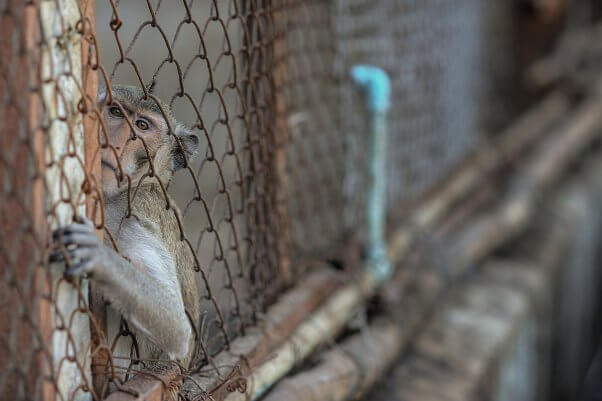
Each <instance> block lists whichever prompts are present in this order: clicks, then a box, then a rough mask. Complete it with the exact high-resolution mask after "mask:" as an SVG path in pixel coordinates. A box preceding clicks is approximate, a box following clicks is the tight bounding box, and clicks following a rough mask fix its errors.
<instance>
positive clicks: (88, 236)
mask: <svg viewBox="0 0 602 401" xmlns="http://www.w3.org/2000/svg"><path fill="white" fill-rule="evenodd" d="M55 241H57V242H59V243H62V244H63V245H72V244H73V245H77V246H84V247H85V246H97V245H98V243H99V240H98V237H97V236H96V235H94V234H92V233H89V232H87V233H74V232H69V233H63V235H60V236H59V237H57V238H56V239H55Z"/></svg>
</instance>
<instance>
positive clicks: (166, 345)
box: [51, 219, 192, 359]
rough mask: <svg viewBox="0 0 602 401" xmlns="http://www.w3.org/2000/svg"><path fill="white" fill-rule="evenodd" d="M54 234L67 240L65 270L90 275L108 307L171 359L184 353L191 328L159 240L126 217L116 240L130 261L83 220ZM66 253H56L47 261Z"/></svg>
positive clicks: (169, 259) (69, 273)
mask: <svg viewBox="0 0 602 401" xmlns="http://www.w3.org/2000/svg"><path fill="white" fill-rule="evenodd" d="M53 239H54V241H55V243H60V244H63V245H65V247H67V249H68V257H69V259H70V260H71V261H72V262H73V261H75V262H76V264H73V265H72V266H71V267H70V268H69V269H68V270H66V271H65V275H67V276H81V275H83V274H88V275H90V277H91V278H92V279H93V280H94V282H95V283H96V284H97V285H98V287H99V288H100V289H101V291H102V293H103V295H105V297H106V298H107V299H108V300H109V301H111V304H112V306H113V307H114V308H115V309H116V310H118V311H119V312H120V313H122V314H123V316H124V317H125V318H126V319H127V320H128V322H130V323H131V324H132V325H134V327H136V328H137V329H138V331H139V332H141V333H143V334H144V335H145V336H146V337H147V338H148V339H149V340H150V341H152V342H153V343H154V344H155V345H156V346H157V347H159V348H160V349H161V350H163V351H164V352H165V353H167V354H168V355H169V357H170V358H173V359H183V358H185V357H186V356H187V355H188V351H189V344H190V343H191V339H192V328H191V326H190V323H189V320H188V317H187V316H186V313H185V310H184V303H183V300H182V294H181V291H180V286H179V283H178V279H177V274H176V270H175V265H174V262H173V259H172V257H171V255H170V254H169V253H168V252H167V251H166V250H165V248H164V246H163V245H162V243H161V242H160V241H159V239H157V238H156V237H155V236H154V235H153V234H151V233H150V232H148V231H147V230H145V229H144V228H143V227H142V226H140V224H138V223H137V222H135V220H134V219H131V220H129V221H127V222H126V223H125V224H124V225H123V227H122V229H121V231H120V235H119V245H120V250H121V252H122V253H123V255H124V256H125V257H127V258H128V259H130V262H128V261H127V260H126V259H124V258H123V257H121V256H120V255H119V254H117V253H116V252H115V251H114V250H113V249H111V248H109V247H108V246H106V245H104V244H103V243H102V242H101V241H100V240H99V239H98V237H97V236H96V234H95V233H94V227H93V225H92V223H91V222H90V221H89V220H86V219H84V223H83V224H82V223H73V224H70V225H68V226H66V227H64V228H62V229H59V230H57V231H55V232H54V233H53ZM64 256H65V255H64V254H63V253H60V252H55V253H53V255H51V260H52V261H57V260H61V259H64Z"/></svg>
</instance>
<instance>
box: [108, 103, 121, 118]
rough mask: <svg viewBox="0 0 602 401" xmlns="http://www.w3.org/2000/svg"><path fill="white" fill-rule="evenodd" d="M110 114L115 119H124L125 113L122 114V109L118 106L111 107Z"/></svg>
mask: <svg viewBox="0 0 602 401" xmlns="http://www.w3.org/2000/svg"><path fill="white" fill-rule="evenodd" d="M109 113H111V114H112V115H113V116H115V117H123V113H122V112H121V109H120V108H119V107H117V106H113V107H111V108H110V109H109Z"/></svg>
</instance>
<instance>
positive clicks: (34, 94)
mask: <svg viewBox="0 0 602 401" xmlns="http://www.w3.org/2000/svg"><path fill="white" fill-rule="evenodd" d="M502 3H503V2H501V1H500V2H491V4H492V5H493V4H496V5H497V6H496V7H499V4H502ZM86 4H87V5H88V6H86ZM90 4H91V3H85V2H83V3H77V2H75V1H71V0H60V1H46V0H43V1H42V0H41V1H40V2H39V3H33V4H28V5H24V4H21V3H18V2H12V1H4V2H2V7H1V8H2V9H3V13H2V18H3V21H2V24H1V26H2V28H1V29H2V30H3V33H4V35H3V38H2V39H1V40H2V42H1V44H2V55H3V57H2V59H1V61H2V63H1V65H0V72H1V73H2V75H1V79H0V93H1V94H2V100H1V102H2V103H1V104H0V112H2V113H3V117H2V119H0V121H2V124H3V128H2V130H3V132H11V133H14V134H13V135H3V137H2V152H1V154H0V184H1V185H0V188H1V190H0V199H1V202H0V212H1V213H2V215H1V219H2V220H0V251H1V252H0V256H1V258H2V261H3V265H2V270H1V272H2V280H1V282H0V287H1V288H0V290H1V291H0V292H1V293H2V296H3V302H2V309H1V310H0V313H1V314H2V315H1V317H2V319H1V321H2V322H4V323H3V325H6V326H5V327H4V328H5V330H4V331H5V332H8V333H9V336H8V337H7V338H6V340H3V342H2V346H1V347H0V361H1V362H2V363H3V364H5V366H6V369H4V370H3V372H2V374H1V375H0V394H16V396H15V397H14V398H15V399H25V398H28V397H29V396H31V394H32V393H34V392H37V393H36V394H44V396H45V397H50V395H49V394H52V393H55V394H56V395H57V396H58V398H60V399H88V398H92V397H93V398H95V399H101V398H103V397H104V396H105V395H106V394H107V393H108V392H109V391H115V390H119V388H120V387H121V383H123V381H124V380H126V379H127V378H129V377H131V375H132V374H133V373H134V372H137V371H140V370H141V369H142V368H144V367H149V366H150V365H153V364H156V363H155V362H156V359H167V357H166V355H165V354H163V353H155V354H152V353H151V354H150V355H151V356H150V357H149V354H148V353H146V352H145V350H140V349H139V348H138V340H139V338H138V336H140V335H141V334H139V333H137V332H136V330H134V329H133V328H132V327H131V326H130V325H128V324H127V322H126V321H122V322H121V324H120V327H119V328H118V329H117V330H113V332H110V333H109V335H108V336H106V334H107V333H106V327H103V325H106V323H105V322H104V321H103V320H104V319H103V314H104V311H103V309H104V306H103V304H102V302H100V301H99V300H98V298H97V295H95V293H92V294H91V295H89V294H88V293H89V291H88V281H86V280H84V281H78V280H67V279H66V278H64V277H63V276H62V274H61V271H60V268H58V269H57V267H56V266H49V263H48V261H47V260H48V254H49V253H50V252H51V251H52V247H53V240H52V237H51V233H52V230H53V229H55V228H57V227H60V226H64V225H65V224H67V223H69V222H70V221H72V220H73V219H75V218H77V216H78V215H81V214H83V213H84V210H85V209H84V208H85V203H86V196H87V197H88V199H89V201H88V206H89V208H88V211H89V213H91V214H92V215H93V216H94V218H95V222H96V223H97V228H99V229H102V230H103V231H104V234H105V235H104V236H105V244H106V246H108V247H110V248H115V249H116V250H117V251H118V252H119V249H120V246H119V245H120V241H123V238H122V237H121V236H120V235H121V234H120V232H119V229H116V228H115V226H112V225H111V224H109V223H107V220H106V219H104V218H103V217H104V215H103V214H102V213H98V212H99V210H102V208H100V209H98V207H97V206H101V202H98V201H97V200H98V199H99V193H100V192H101V190H100V186H97V180H96V178H97V177H96V176H95V175H94V171H95V170H94V168H93V166H94V164H95V163H96V165H97V166H98V163H99V162H100V161H99V159H100V157H101V154H102V152H103V151H106V150H107V149H109V150H110V151H111V152H117V151H118V150H119V149H116V146H115V145H114V144H113V143H111V142H110V141H109V140H108V137H107V136H106V126H104V125H103V124H102V123H101V122H102V121H103V118H100V117H101V116H102V115H104V114H103V113H106V110H107V107H105V105H104V104H103V103H101V104H97V102H96V96H97V95H96V90H95V88H94V86H93V85H90V81H91V80H92V78H90V77H91V76H93V75H94V72H96V71H99V72H100V81H101V86H103V85H104V86H115V85H119V84H127V85H135V86H137V87H138V88H140V89H142V90H143V91H144V94H145V96H146V97H147V100H148V99H156V98H159V99H163V101H164V102H165V105H168V106H169V107H170V108H171V109H172V110H173V115H174V117H175V118H176V119H177V120H178V121H180V122H182V123H184V124H185V125H187V126H188V127H191V128H192V130H193V131H194V133H195V134H196V135H197V136H198V138H199V151H198V156H197V157H196V159H191V160H190V163H185V164H186V165H185V167H184V168H183V169H181V170H179V171H178V172H176V174H175V177H174V179H173V180H171V181H170V180H164V179H162V178H161V174H155V173H154V166H153V164H152V163H148V164H149V166H147V167H143V168H144V171H146V174H145V175H144V176H143V177H142V178H141V179H140V180H139V181H137V180H135V179H134V178H132V175H131V174H124V178H125V181H124V182H125V183H127V182H128V180H129V185H127V184H126V186H127V190H125V191H124V192H123V193H125V194H127V196H126V197H125V198H124V199H127V202H126V203H127V206H124V207H123V208H122V209H119V210H121V212H122V216H120V219H121V221H124V220H125V219H127V218H130V215H131V212H132V211H133V212H134V214H136V212H137V211H140V209H137V208H142V207H143V206H139V205H141V204H142V201H141V200H139V198H140V197H141V195H139V193H141V192H144V190H142V191H141V192H139V190H140V188H147V189H148V188H152V190H153V191H155V193H156V194H159V195H160V196H159V199H160V201H161V205H162V206H165V210H166V212H165V216H167V217H165V219H167V220H165V221H164V223H163V224H164V225H165V227H171V230H172V231H174V233H173V234H174V235H176V236H177V237H178V247H179V249H180V251H181V252H182V253H186V254H187V255H188V256H187V257H186V258H184V260H186V261H187V263H186V265H185V266H184V265H182V266H178V269H184V270H186V271H188V272H195V273H194V277H195V279H194V281H195V282H196V284H197V286H198V295H197V297H196V298H197V299H198V300H200V301H199V302H200V305H199V310H200V311H201V312H200V313H201V316H198V319H199V320H200V321H201V323H200V324H199V326H198V327H196V329H197V331H198V334H199V335H198V336H197V338H196V345H197V349H198V353H197V355H198V356H197V358H195V360H194V361H193V362H192V364H191V366H190V368H191V369H192V370H193V371H194V370H196V371H204V370H207V371H208V372H209V371H211V370H212V369H214V368H215V366H212V358H211V357H212V355H215V354H216V353H217V352H219V351H220V350H222V349H224V348H227V347H228V346H229V344H230V342H231V341H232V339H233V338H235V337H237V336H239V335H241V334H244V333H245V329H246V328H248V327H249V326H251V325H255V324H257V322H258V321H260V320H261V319H263V316H262V313H263V312H264V311H265V308H266V307H267V306H268V305H270V304H271V303H272V302H273V301H274V300H275V299H276V298H277V296H278V295H279V294H281V292H282V291H283V290H284V289H285V288H286V287H287V286H288V285H290V284H291V283H292V281H293V280H294V279H297V278H299V277H300V275H301V274H302V273H303V271H302V269H300V268H298V267H296V266H298V264H296V263H291V260H293V261H295V260H298V259H299V258H301V257H304V256H311V255H318V254H319V253H320V252H321V251H322V250H328V249H329V248H332V247H333V246H335V245H336V244H337V243H338V242H340V241H341V240H342V239H344V238H345V235H346V234H347V233H349V232H358V231H359V232H361V228H362V225H363V222H362V216H363V213H362V209H363V207H364V203H365V201H364V195H363V194H364V192H365V188H366V174H365V163H366V156H365V154H364V151H363V149H365V147H366V143H365V141H366V135H365V133H364V131H365V129H364V123H365V119H364V118H363V116H364V115H365V113H364V111H363V110H362V109H361V106H360V103H359V100H358V96H357V94H356V93H355V92H354V91H353V89H352V86H351V83H350V82H349V80H348V78H347V76H348V70H349V68H350V66H351V65H353V64H355V63H358V62H362V63H372V64H376V65H380V66H382V67H384V68H385V69H386V70H387V71H388V72H389V73H390V74H391V77H392V82H393V86H394V87H393V104H394V106H393V110H392V112H391V124H390V130H391V141H390V146H389V153H390V155H389V166H390V173H389V183H390V185H389V199H390V202H391V204H397V203H400V202H402V201H407V200H409V199H415V198H417V197H419V196H420V195H421V194H423V193H424V192H425V191H426V190H428V189H429V188H431V187H432V186H433V184H434V183H436V182H437V181H438V180H440V179H441V178H442V177H443V176H444V175H445V174H446V172H448V171H449V170H450V168H451V167H452V166H453V165H454V164H455V163H457V161H459V160H460V159H461V158H462V157H463V156H464V155H465V154H466V153H467V152H468V151H469V150H470V149H471V148H472V147H474V145H475V143H476V141H477V138H478V135H477V132H478V129H477V127H478V123H479V116H478V107H477V106H478V104H479V102H480V101H481V100H482V98H483V93H485V92H486V90H484V89H483V87H484V86H486V85H487V79H486V78H487V71H486V70H487V69H486V68H484V67H483V64H482V60H483V58H484V57H483V52H484V43H485V39H483V37H482V36H483V35H482V30H483V29H484V27H485V23H484V22H483V21H488V20H489V19H488V16H490V15H493V14H495V13H497V12H499V10H496V11H492V10H493V9H495V7H491V6H486V5H484V3H483V2H478V1H476V0H462V1H459V2H453V4H451V3H450V2H446V1H443V0H428V1H418V0H404V1H384V0H383V1H378V2H368V1H360V0H354V1H351V2H347V1H334V2H332V1H319V0H313V1H295V0H283V1H276V0H272V1H269V0H263V1H261V0H257V1H252V0H227V1H226V0H224V1H212V2H200V1H194V0H185V1H181V2H173V3H168V2H165V1H161V0H155V1H150V0H149V1H147V2H120V1H118V0H109V1H102V0H99V1H98V2H97V4H96V9H95V12H96V16H95V17H94V13H93V12H92V11H93V10H92V7H91V6H89V5H90ZM57 6H58V7H57ZM501 8H503V7H501ZM94 22H95V23H96V31H94V30H93V29H92V27H93V25H92V24H93V23H94ZM82 45H83V47H82ZM82 49H83V54H82ZM81 60H83V61H84V63H83V65H81V63H80V61H81ZM18 93H26V94H27V96H25V97H23V98H22V99H20V100H18V101H17V100H15V99H17V98H18V96H16V94H18ZM458 99H461V100H462V101H461V102H459V101H458ZM150 102H151V103H154V104H157V101H156V100H151V101H150ZM165 105H162V107H164V106H165ZM164 111H165V110H163V111H162V112H161V114H163V113H164ZM84 125H85V127H86V134H87V137H86V138H85V139H86V141H88V142H89V143H91V144H92V145H94V141H95V140H96V136H98V142H99V143H100V144H101V145H102V144H104V146H102V147H100V148H99V147H98V146H96V147H93V148H92V149H88V153H86V149H85V147H84V136H83V129H84ZM173 128H174V127H172V128H170V129H169V131H170V132H169V135H171V136H172V137H173V135H174V131H173ZM97 133H99V135H95V134H97ZM143 140H144V139H143V138H142V139H141V138H140V136H134V137H132V138H131V139H130V141H131V142H133V143H138V142H140V141H143ZM178 146H181V144H180V145H178ZM145 147H146V146H145ZM88 148H90V146H88ZM145 152H147V153H148V152H149V151H148V149H147V150H146V151H145ZM153 156H154V155H152V154H147V155H146V157H147V158H148V159H151V160H152V159H153ZM147 161H148V160H147ZM96 171H97V170H96ZM120 172H121V173H125V171H123V169H122V171H120ZM84 184H85V185H84ZM109 198H110V197H107V196H106V194H105V201H107V199H109ZM90 199H92V200H90ZM176 205H178V206H179V207H180V210H181V212H180V213H177V212H176ZM94 206H96V208H95V207H94ZM92 210H95V211H96V213H92ZM105 223H106V224H105ZM165 227H161V228H160V229H159V230H157V231H158V232H161V231H162V230H167V228H165ZM157 235H161V234H157ZM63 250H64V249H63ZM125 256H128V255H127V254H126V255H125ZM130 256H131V255H130ZM291 258H292V259H291ZM92 283H93V281H92ZM89 296H90V299H91V301H90V303H88V297H89ZM98 305H100V307H99V306H98ZM109 308H110V307H109ZM93 310H94V313H93ZM109 316H111V315H110V314H109ZM109 319H110V318H109ZM130 323H131V322H130ZM98 327H100V328H101V330H100V333H103V334H102V335H100V336H99V337H97V336H96V334H98V333H99V331H98V330H96V328H98ZM91 334H92V336H91ZM124 344H125V345H124ZM123 347H125V348H126V349H128V350H129V353H128V354H127V355H117V354H115V349H119V348H123ZM111 353H114V355H113V356H112V357H111V356H110V354H111ZM106 359H108V360H109V365H110V366H111V367H112V369H111V370H109V371H104V370H103V367H102V366H101V367H100V370H98V367H97V366H95V367H94V372H95V373H97V374H96V377H98V376H102V374H99V373H98V372H101V373H102V372H104V374H105V375H106V376H107V378H108V379H109V382H110V385H108V386H107V384H106V383H104V381H103V380H101V381H100V382H96V383H95V386H94V385H93V380H92V377H91V376H92V374H91V372H92V368H91V364H97V363H101V362H103V361H104V362H106ZM183 368H184V373H188V372H190V370H187V369H186V367H183ZM40 372H42V373H45V374H43V375H42V374H40ZM99 383H100V384H99ZM202 390H206V391H209V390H211V389H202Z"/></svg>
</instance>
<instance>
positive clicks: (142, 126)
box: [136, 120, 148, 131]
mask: <svg viewBox="0 0 602 401" xmlns="http://www.w3.org/2000/svg"><path fill="white" fill-rule="evenodd" d="M136 127H138V128H140V129H141V130H142V131H146V130H147V129H148V123H147V122H146V121H144V120H136Z"/></svg>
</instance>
